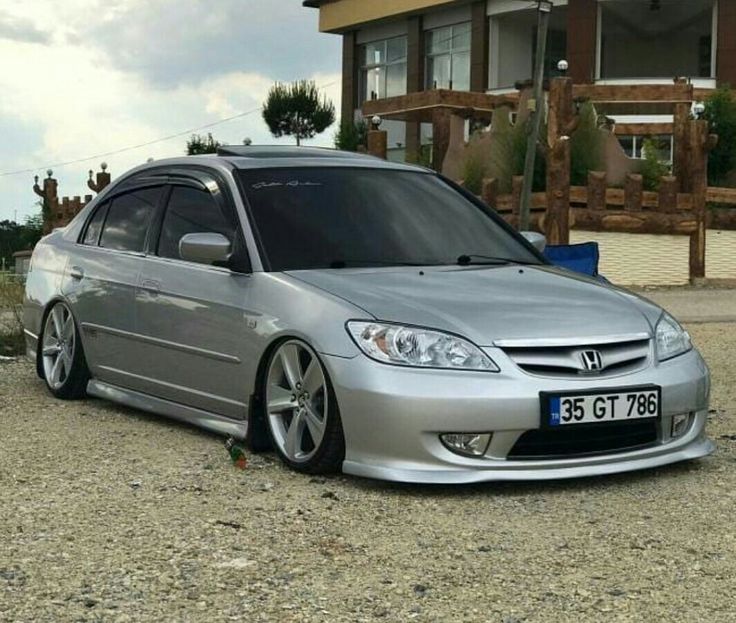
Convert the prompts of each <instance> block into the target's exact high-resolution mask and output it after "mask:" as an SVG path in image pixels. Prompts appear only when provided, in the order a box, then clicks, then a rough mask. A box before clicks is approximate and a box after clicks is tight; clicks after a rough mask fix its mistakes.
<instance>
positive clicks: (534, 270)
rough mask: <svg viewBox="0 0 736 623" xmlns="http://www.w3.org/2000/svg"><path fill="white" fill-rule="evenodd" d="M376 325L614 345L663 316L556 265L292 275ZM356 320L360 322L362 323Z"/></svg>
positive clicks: (482, 341)
mask: <svg viewBox="0 0 736 623" xmlns="http://www.w3.org/2000/svg"><path fill="white" fill-rule="evenodd" d="M288 274H289V275H290V276H292V277H294V278H296V279H299V280H301V281H304V282H307V283H309V284H311V285H313V286H316V287H318V288H320V289H322V290H324V291H326V292H329V293H331V294H333V295H335V296H339V297H341V298H343V299H345V300H346V301H348V302H350V303H352V304H353V305H355V306H357V307H359V308H361V309H362V310H364V311H365V312H367V313H368V314H370V315H372V316H373V317H374V318H375V319H377V320H385V321H390V322H397V323H406V324H412V325H419V326H424V327H431V328H435V329H440V330H444V331H450V332H453V333H457V334H460V335H463V336H465V337H467V338H468V339H470V340H472V341H474V342H475V343H476V344H478V345H480V346H492V345H494V343H496V342H499V341H510V340H557V341H560V342H569V343H573V342H576V341H580V340H585V341H589V340H598V339H600V340H601V341H604V340H610V339H611V338H616V337H619V336H630V335H638V334H648V335H651V334H652V333H653V327H654V326H655V325H656V322H657V320H658V319H659V316H660V315H661V313H662V312H661V309H660V308H659V307H657V306H656V305H654V304H653V303H650V302H648V301H646V300H644V299H641V298H639V297H637V296H635V295H633V294H630V293H628V292H625V291H623V290H619V289H617V288H614V287H612V286H606V285H602V284H601V283H599V282H597V281H595V280H592V279H588V278H586V277H582V276H578V275H575V274H573V273H570V272H568V271H564V270H562V269H557V268H554V267H550V266H534V267H530V266H524V267H519V266H502V267H496V266H494V267H487V266H483V267H479V266H471V267H432V268H424V269H418V268H408V267H407V268H404V267H401V268H380V269H342V270H308V271H292V272H289V273H288ZM356 318H360V316H357V317H356Z"/></svg>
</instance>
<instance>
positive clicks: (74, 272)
mask: <svg viewBox="0 0 736 623" xmlns="http://www.w3.org/2000/svg"><path fill="white" fill-rule="evenodd" d="M69 276H70V277H71V278H72V279H74V280H75V281H81V280H82V279H83V278H84V271H83V270H82V269H81V268H80V267H79V266H72V267H71V269H70V270H69Z"/></svg>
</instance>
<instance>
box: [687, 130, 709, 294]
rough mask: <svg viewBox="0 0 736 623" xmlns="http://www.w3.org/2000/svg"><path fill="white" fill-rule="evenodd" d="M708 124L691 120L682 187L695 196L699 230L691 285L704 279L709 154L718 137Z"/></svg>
mask: <svg viewBox="0 0 736 623" xmlns="http://www.w3.org/2000/svg"><path fill="white" fill-rule="evenodd" d="M708 130H709V124H708V122H707V121H690V122H689V123H688V130H687V138H688V141H687V146H688V172H687V178H686V179H684V180H683V184H684V185H686V186H687V190H689V191H690V193H691V194H692V198H693V199H692V205H693V215H694V217H695V219H696V221H697V224H698V227H697V231H696V232H695V233H694V234H692V236H690V282H691V283H697V282H698V281H700V280H702V279H705V242H706V228H707V215H706V197H707V192H708V152H709V151H710V150H711V149H713V147H715V146H716V144H717V143H718V137H717V136H715V135H710V136H709V134H708Z"/></svg>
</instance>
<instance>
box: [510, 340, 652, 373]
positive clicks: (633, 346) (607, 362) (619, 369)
mask: <svg viewBox="0 0 736 623" xmlns="http://www.w3.org/2000/svg"><path fill="white" fill-rule="evenodd" d="M503 351H504V352H505V353H506V354H507V355H508V356H509V357H510V358H511V360H512V361H513V362H514V363H515V364H516V365H517V366H519V367H520V368H521V369H522V370H524V372H527V373H529V374H534V375H537V376H548V377H555V378H570V377H579V376H581V375H590V374H591V372H590V371H589V370H586V368H585V365H584V359H583V354H584V353H586V352H590V351H597V352H598V353H600V358H601V362H602V368H601V369H600V370H597V371H595V372H594V374H595V376H596V377H597V378H600V377H607V376H614V375H619V374H627V373H629V372H635V371H636V370H639V369H641V368H643V367H644V366H645V365H646V363H647V361H648V359H649V352H650V341H649V340H648V339H646V340H635V341H629V342H619V343H616V344H600V345H591V346H585V345H575V346H545V347H511V348H509V347H506V348H503Z"/></svg>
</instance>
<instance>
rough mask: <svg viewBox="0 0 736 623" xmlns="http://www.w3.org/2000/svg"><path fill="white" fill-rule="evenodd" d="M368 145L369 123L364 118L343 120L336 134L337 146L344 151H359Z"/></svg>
mask: <svg viewBox="0 0 736 623" xmlns="http://www.w3.org/2000/svg"><path fill="white" fill-rule="evenodd" d="M367 145H368V124H367V123H366V122H365V121H364V120H363V119H361V120H359V121H356V122H355V123H353V122H351V121H343V122H342V123H341V124H340V128H339V129H338V130H337V133H336V134H335V147H336V148H337V149H340V150H342V151H358V148H359V147H361V146H362V147H366V146H367Z"/></svg>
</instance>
